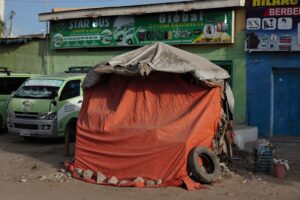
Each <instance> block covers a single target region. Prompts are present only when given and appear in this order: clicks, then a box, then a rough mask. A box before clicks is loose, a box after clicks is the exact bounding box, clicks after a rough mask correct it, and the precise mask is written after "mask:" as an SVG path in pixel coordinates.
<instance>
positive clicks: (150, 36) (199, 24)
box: [50, 10, 234, 49]
mask: <svg viewBox="0 0 300 200" xmlns="http://www.w3.org/2000/svg"><path fill="white" fill-rule="evenodd" d="M233 14H234V12H233V11H222V10H218V11H212V10H205V11H193V12H176V13H157V14H148V15H139V16H113V17H99V18H83V19H72V20H63V21H51V24H50V37H51V48H53V49H60V48H89V47H114V46H141V45H146V44H151V43H154V42H157V41H162V42H165V43H168V44H207V43H209V44H210V43H212V44H214V43H232V42H233V37H232V35H233V20H232V19H233Z"/></svg>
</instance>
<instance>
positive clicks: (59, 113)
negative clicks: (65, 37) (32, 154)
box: [7, 68, 86, 140]
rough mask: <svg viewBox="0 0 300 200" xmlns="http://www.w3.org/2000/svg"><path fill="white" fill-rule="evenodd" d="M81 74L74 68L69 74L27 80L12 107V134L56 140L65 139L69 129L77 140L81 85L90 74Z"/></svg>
mask: <svg viewBox="0 0 300 200" xmlns="http://www.w3.org/2000/svg"><path fill="white" fill-rule="evenodd" d="M83 71H84V70H83ZM72 72H73V73H72ZM79 72H80V71H79V70H75V69H73V68H70V69H69V71H67V73H66V72H65V73H62V74H57V75H51V76H37V77H33V78H30V79H28V80H27V81H25V82H24V83H23V84H22V86H21V87H20V88H19V89H18V90H17V91H16V93H15V94H14V95H13V97H12V99H11V101H10V103H9V105H8V116H7V127H8V132H9V133H12V134H18V135H20V136H23V137H38V138H45V137H46V138H55V137H63V136H64V135H65V130H68V131H69V133H70V139H71V140H74V139H75V134H76V122H77V116H78V113H79V110H80V107H81V104H82V98H83V97H82V95H83V94H82V90H81V83H82V81H83V79H84V77H85V75H86V74H85V73H79ZM84 72H86V71H84Z"/></svg>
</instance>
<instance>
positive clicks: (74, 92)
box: [57, 80, 83, 132]
mask: <svg viewBox="0 0 300 200" xmlns="http://www.w3.org/2000/svg"><path fill="white" fill-rule="evenodd" d="M80 85H81V80H71V81H68V82H67V83H66V84H65V86H64V88H63V90H62V92H61V94H60V97H59V102H58V108H59V110H58V112H57V119H58V129H59V130H58V132H62V131H64V128H65V125H66V124H67V123H68V121H69V120H70V119H71V118H77V116H78V114H79V110H80V107H81V104H82V98H83V97H82V95H81V88H80Z"/></svg>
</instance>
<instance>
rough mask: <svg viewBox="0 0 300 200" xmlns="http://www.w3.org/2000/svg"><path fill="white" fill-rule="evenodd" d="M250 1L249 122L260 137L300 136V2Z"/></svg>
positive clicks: (248, 38) (247, 20)
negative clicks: (255, 128)
mask: <svg viewBox="0 0 300 200" xmlns="http://www.w3.org/2000/svg"><path fill="white" fill-rule="evenodd" d="M265 2H267V1H259V0H247V1H246V45H245V48H246V51H247V112H246V113H247V114H246V115H247V122H248V124H249V125H253V126H257V127H258V131H259V137H269V136H274V137H276V136H294V137H295V136H297V137H299V136H300V123H299V122H298V119H299V117H300V104H299V102H300V64H299V63H300V52H299V51H300V16H299V15H300V12H298V11H299V8H300V2H299V1H274V2H276V3H274V4H270V3H268V4H266V3H265Z"/></svg>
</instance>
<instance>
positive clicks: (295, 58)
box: [246, 52, 300, 137]
mask: <svg viewBox="0 0 300 200" xmlns="http://www.w3.org/2000/svg"><path fill="white" fill-rule="evenodd" d="M287 68H293V69H299V70H300V53H296V52H277V53H276V52H273V53H272V52H256V53H248V55H247V116H246V117H247V122H248V124H249V125H254V126H257V127H258V130H259V137H267V136H269V135H270V131H271V127H270V126H271V85H272V84H271V82H272V80H271V77H272V71H273V70H276V69H287Z"/></svg>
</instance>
